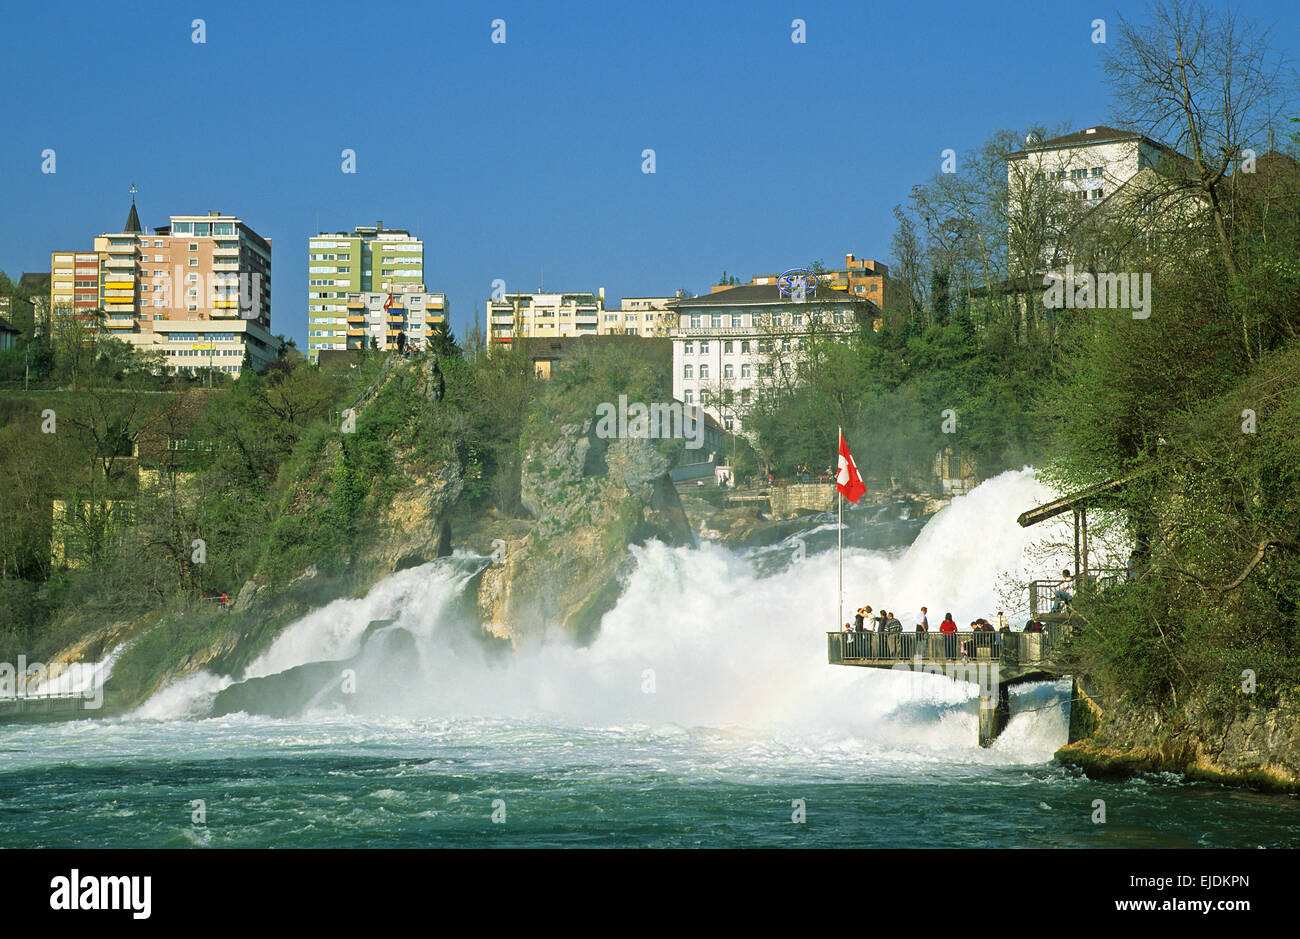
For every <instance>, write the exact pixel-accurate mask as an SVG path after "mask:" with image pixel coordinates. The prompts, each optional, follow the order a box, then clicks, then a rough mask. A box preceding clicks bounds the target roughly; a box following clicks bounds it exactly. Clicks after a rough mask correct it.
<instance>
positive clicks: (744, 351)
mask: <svg viewBox="0 0 1300 939" xmlns="http://www.w3.org/2000/svg"><path fill="white" fill-rule="evenodd" d="M740 354H741V355H749V340H748V339H742V340H741V341H740Z"/></svg>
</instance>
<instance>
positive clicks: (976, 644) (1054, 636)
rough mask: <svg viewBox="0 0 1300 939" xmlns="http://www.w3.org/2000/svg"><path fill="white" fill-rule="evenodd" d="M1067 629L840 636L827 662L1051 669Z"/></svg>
mask: <svg viewBox="0 0 1300 939" xmlns="http://www.w3.org/2000/svg"><path fill="white" fill-rule="evenodd" d="M1069 632H1070V630H1069V626H1068V625H1067V624H1063V623H1058V624H1051V625H1048V626H1046V627H1044V629H1043V631H1042V632H1030V633H1026V632H1005V633H1004V632H971V631H969V630H959V631H957V632H955V633H940V632H928V633H916V632H896V633H884V634H881V633H876V632H856V631H848V632H845V631H840V632H830V633H827V634H826V640H827V659H828V661H829V662H830V663H831V664H832V665H840V664H843V663H845V662H853V663H860V662H910V661H914V660H915V659H916V658H917V657H918V656H919V657H920V658H921V660H922V661H925V662H960V661H972V662H981V661H988V662H1000V663H1002V664H1003V665H1039V664H1044V663H1049V662H1050V661H1051V660H1052V658H1053V655H1054V653H1055V652H1056V650H1057V649H1058V648H1059V647H1060V646H1061V644H1062V643H1063V642H1064V641H1065V640H1066V639H1067V638H1068V636H1069Z"/></svg>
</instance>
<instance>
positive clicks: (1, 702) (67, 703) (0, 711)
mask: <svg viewBox="0 0 1300 939" xmlns="http://www.w3.org/2000/svg"><path fill="white" fill-rule="evenodd" d="M86 700H87V699H86V696H85V694H83V693H80V692H78V693H75V694H30V695H29V694H24V695H14V696H10V697H0V722H2V721H5V720H11V719H14V718H33V717H35V718H41V717H50V718H54V717H67V716H69V715H70V716H74V717H75V716H76V715H79V714H82V713H84V712H85V711H86Z"/></svg>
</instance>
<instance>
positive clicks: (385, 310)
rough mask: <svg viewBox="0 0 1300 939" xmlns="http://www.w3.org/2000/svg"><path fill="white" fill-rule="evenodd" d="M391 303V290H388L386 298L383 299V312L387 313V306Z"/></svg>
mask: <svg viewBox="0 0 1300 939" xmlns="http://www.w3.org/2000/svg"><path fill="white" fill-rule="evenodd" d="M392 305H393V292H392V291H391V290H390V291H388V299H387V300H385V301H384V312H385V313H387V312H388V308H389V307H390V306H392Z"/></svg>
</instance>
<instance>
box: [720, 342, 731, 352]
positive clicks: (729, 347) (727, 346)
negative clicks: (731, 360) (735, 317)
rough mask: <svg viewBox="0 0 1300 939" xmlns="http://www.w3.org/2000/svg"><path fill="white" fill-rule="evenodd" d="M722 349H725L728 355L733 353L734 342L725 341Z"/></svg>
mask: <svg viewBox="0 0 1300 939" xmlns="http://www.w3.org/2000/svg"><path fill="white" fill-rule="evenodd" d="M722 351H723V352H724V353H725V354H727V355H731V353H732V351H733V350H732V343H731V342H730V341H727V342H724V343H723V344H722Z"/></svg>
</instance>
